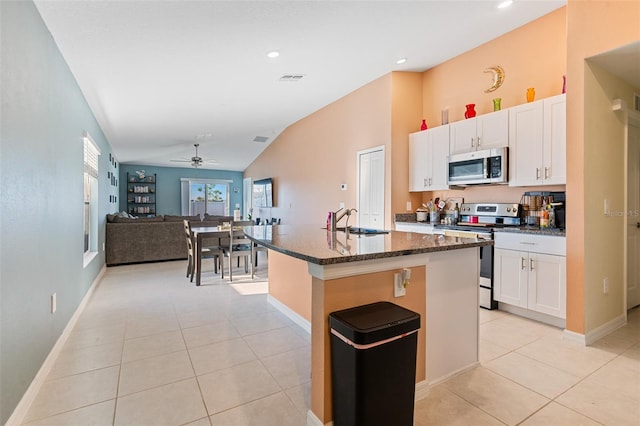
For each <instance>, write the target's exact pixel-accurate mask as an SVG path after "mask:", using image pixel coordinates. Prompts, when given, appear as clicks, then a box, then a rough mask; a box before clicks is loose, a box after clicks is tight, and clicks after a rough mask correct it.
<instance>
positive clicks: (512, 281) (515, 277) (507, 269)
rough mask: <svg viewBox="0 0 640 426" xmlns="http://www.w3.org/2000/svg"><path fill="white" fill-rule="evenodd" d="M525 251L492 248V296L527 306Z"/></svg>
mask: <svg viewBox="0 0 640 426" xmlns="http://www.w3.org/2000/svg"><path fill="white" fill-rule="evenodd" d="M528 262H529V256H528V253H527V252H523V251H516V250H504V249H499V248H497V249H494V261H493V273H494V280H493V297H494V298H495V299H496V300H497V301H499V302H504V303H508V304H510V305H515V306H520V307H522V308H526V307H527V273H528V270H527V265H528Z"/></svg>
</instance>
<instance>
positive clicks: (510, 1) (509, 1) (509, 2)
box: [498, 0, 513, 9]
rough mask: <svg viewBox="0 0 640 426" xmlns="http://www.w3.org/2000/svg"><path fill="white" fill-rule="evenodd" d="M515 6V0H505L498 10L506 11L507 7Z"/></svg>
mask: <svg viewBox="0 0 640 426" xmlns="http://www.w3.org/2000/svg"><path fill="white" fill-rule="evenodd" d="M512 4H513V0H505V1H503V2H502V3H500V4H499V5H498V9H504V8H505V7H509V6H511V5H512Z"/></svg>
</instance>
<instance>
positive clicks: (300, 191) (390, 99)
mask: <svg viewBox="0 0 640 426" xmlns="http://www.w3.org/2000/svg"><path fill="white" fill-rule="evenodd" d="M420 79H421V74H420V73H391V74H387V75H385V76H383V77H381V78H379V79H377V80H375V81H372V82H371V83H369V84H367V85H365V86H363V87H361V88H360V89H358V90H356V91H354V92H352V93H350V94H349V95H347V96H345V97H343V98H341V99H339V100H337V101H335V102H334V103H332V104H330V105H327V106H326V107H324V108H322V109H320V110H319V111H316V112H315V113H313V114H311V115H309V116H308V117H305V118H303V119H302V120H300V121H298V122H296V123H294V124H292V125H291V126H289V127H288V128H287V129H286V130H285V131H284V132H282V134H280V136H278V138H276V140H275V141H273V142H272V143H271V145H269V146H268V147H267V149H266V150H265V151H264V152H263V153H262V154H261V155H260V156H259V157H258V158H257V159H256V160H255V161H254V162H253V163H252V164H251V165H250V166H249V167H248V168H247V170H245V174H244V176H245V177H252V178H253V179H260V178H264V177H268V176H270V177H273V178H274V187H275V191H274V193H275V205H276V207H274V208H273V209H271V211H263V212H260V213H259V215H260V216H259V217H263V218H264V217H278V218H282V222H283V223H287V224H317V225H320V226H322V225H323V224H324V223H325V222H326V216H327V212H328V211H329V210H334V211H335V210H337V209H338V207H339V204H340V202H344V203H345V205H346V207H355V206H356V205H357V199H356V197H357V157H356V153H357V152H358V151H361V150H365V149H369V148H374V147H378V146H384V148H385V175H386V178H385V227H387V228H388V227H390V226H391V225H392V220H391V217H392V216H391V212H392V211H395V210H396V209H398V208H399V206H400V205H402V208H403V209H404V208H405V206H406V201H408V200H409V198H408V197H409V195H408V187H409V182H408V175H407V177H405V176H404V175H405V174H406V173H408V172H406V170H407V164H408V163H407V161H408V160H407V158H408V142H407V141H408V137H407V135H408V133H409V132H411V131H415V130H418V129H419V127H420V121H418V120H419V117H420V99H421V92H420V86H421V81H420ZM414 109H415V111H413V110H414ZM392 110H395V112H393V113H392ZM396 175H399V176H402V178H396ZM342 183H346V184H347V191H341V190H340V184H342ZM350 223H351V224H354V221H350Z"/></svg>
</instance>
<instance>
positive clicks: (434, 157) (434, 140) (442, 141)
mask: <svg viewBox="0 0 640 426" xmlns="http://www.w3.org/2000/svg"><path fill="white" fill-rule="evenodd" d="M429 136H430V137H429V144H430V148H431V150H430V151H431V152H430V160H431V182H430V183H431V185H430V186H429V190H430V191H439V190H446V189H449V185H448V184H447V181H448V175H449V165H448V163H447V156H448V155H449V126H448V125H444V126H438V127H434V128H432V129H430V130H429Z"/></svg>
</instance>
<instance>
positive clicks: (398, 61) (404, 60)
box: [396, 58, 407, 65]
mask: <svg viewBox="0 0 640 426" xmlns="http://www.w3.org/2000/svg"><path fill="white" fill-rule="evenodd" d="M405 62H407V58H400V59H398V60H397V61H396V64H398V65H400V64H404V63H405Z"/></svg>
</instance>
